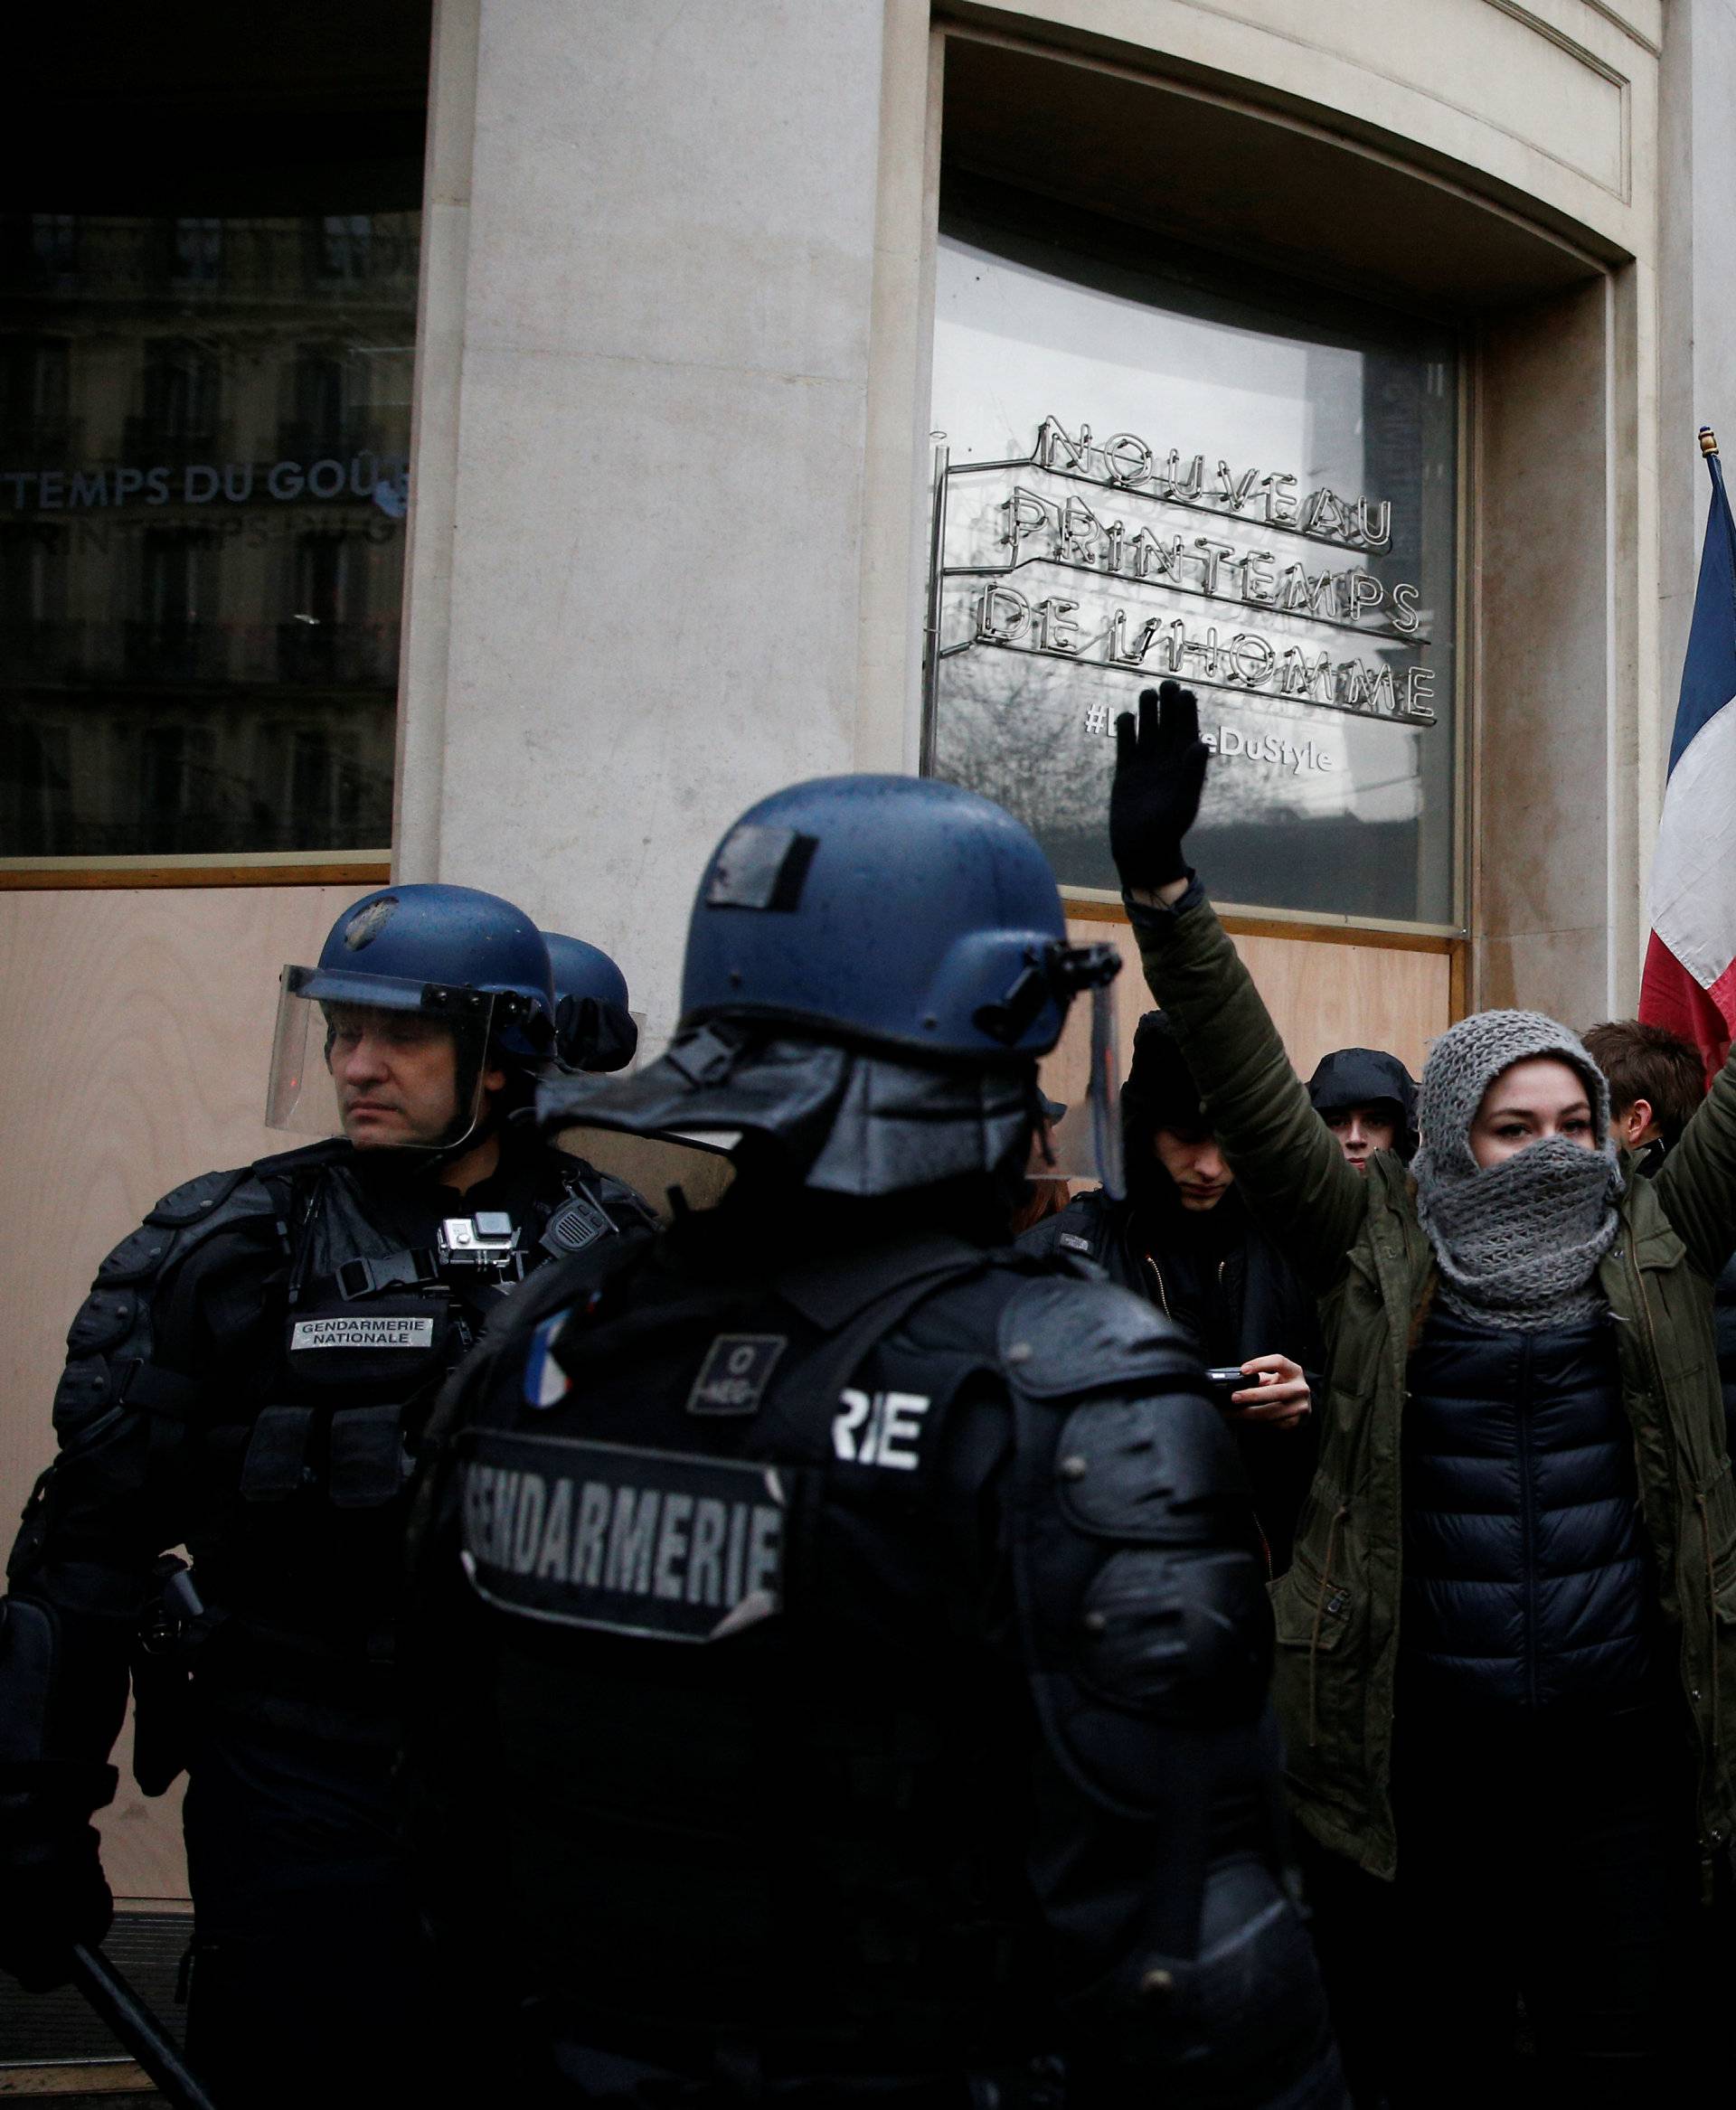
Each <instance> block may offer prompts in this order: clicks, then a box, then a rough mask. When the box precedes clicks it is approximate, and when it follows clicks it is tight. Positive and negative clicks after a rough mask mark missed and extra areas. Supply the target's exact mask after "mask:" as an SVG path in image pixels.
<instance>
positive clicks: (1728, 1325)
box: [1585, 1019, 1736, 1457]
mask: <svg viewBox="0 0 1736 2110" xmlns="http://www.w3.org/2000/svg"><path fill="white" fill-rule="evenodd" d="M1585 1045H1586V1050H1587V1051H1588V1053H1589V1054H1590V1057H1591V1059H1592V1060H1593V1061H1594V1062H1596V1064H1597V1065H1598V1067H1599V1069H1601V1070H1602V1072H1603V1074H1604V1075H1605V1077H1606V1078H1608V1079H1609V1115H1610V1119H1611V1121H1612V1122H1613V1124H1614V1126H1615V1130H1616V1134H1617V1135H1618V1137H1619V1138H1620V1140H1621V1144H1622V1147H1623V1149H1624V1150H1631V1151H1634V1152H1635V1153H1637V1156H1636V1158H1635V1170H1636V1171H1637V1172H1638V1173H1655V1172H1656V1170H1657V1168H1658V1167H1659V1165H1661V1164H1662V1163H1663V1162H1664V1160H1665V1156H1666V1155H1667V1154H1668V1153H1669V1152H1670V1151H1671V1150H1673V1149H1674V1148H1675V1145H1676V1144H1677V1143H1678V1142H1679V1141H1680V1140H1681V1137H1682V1131H1683V1130H1684V1128H1685V1127H1686V1126H1687V1125H1688V1123H1689V1121H1690V1120H1692V1119H1693V1117H1694V1110H1695V1109H1696V1107H1698V1106H1699V1105H1700V1102H1701V1100H1702V1099H1703V1097H1705V1070H1704V1068H1703V1065H1702V1063H1701V1060H1700V1050H1698V1049H1697V1048H1696V1047H1695V1046H1694V1043H1693V1041H1684V1039H1683V1038H1682V1037H1681V1035H1680V1034H1679V1033H1673V1032H1671V1031H1670V1030H1669V1028H1668V1027H1667V1026H1654V1025H1646V1024H1644V1023H1642V1022H1641V1021H1640V1020H1638V1019H1612V1020H1609V1021H1608V1022H1606V1023H1604V1024H1603V1025H1600V1026H1593V1027H1592V1028H1591V1031H1590V1032H1589V1033H1587V1035H1586V1036H1585ZM1712 1334H1713V1338H1714V1340H1715V1341H1716V1342H1717V1347H1718V1382H1719V1385H1720V1386H1721V1388H1722V1391H1723V1396H1724V1436H1725V1444H1726V1447H1727V1448H1728V1449H1729V1451H1730V1454H1731V1456H1732V1457H1736V1258H1731V1259H1729V1260H1727V1261H1726V1262H1725V1263H1724V1266H1723V1268H1722V1271H1721V1273H1720V1274H1719V1276H1718V1279H1717V1281H1716V1282H1715V1283H1714V1284H1713V1285H1712Z"/></svg>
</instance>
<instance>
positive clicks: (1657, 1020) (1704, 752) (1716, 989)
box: [1639, 426, 1736, 1084]
mask: <svg viewBox="0 0 1736 2110" xmlns="http://www.w3.org/2000/svg"><path fill="white" fill-rule="evenodd" d="M1700 447H1701V450H1702V452H1703V454H1704V456H1705V457H1706V466H1707V468H1709V469H1710V470H1711V471H1712V507H1711V510H1710V511H1709V512H1708V513H1707V515H1706V541H1705V547H1704V549H1703V551H1701V556H1700V584H1699V587H1698V589H1697V590H1696V591H1695V594H1694V623H1693V626H1692V627H1691V628H1690V630H1689V632H1688V656H1687V658H1686V660H1685V661H1684V664H1683V667H1682V701H1681V702H1679V703H1678V704H1677V706H1676V711H1675V739H1673V740H1672V741H1671V742H1670V776H1669V784H1668V787H1667V788H1666V789H1665V794H1664V812H1663V815H1662V816H1661V818H1660V819H1659V821H1658V824H1657V851H1656V855H1655V856H1654V857H1653V859H1652V937H1651V943H1650V945H1649V946H1648V947H1646V972H1645V975H1644V977H1643V979H1642V981H1641V984H1640V991H1639V1015H1640V1017H1641V1018H1642V1019H1643V1020H1644V1021H1645V1022H1646V1024H1648V1025H1658V1026H1668V1027H1669V1029H1670V1031H1672V1032H1675V1033H1680V1034H1681V1036H1682V1038H1683V1039H1684V1041H1693V1042H1694V1046H1695V1047H1697V1048H1698V1049H1699V1050H1700V1059H1701V1060H1702V1061H1703V1063H1704V1064H1705V1066H1706V1081H1707V1083H1708V1084H1710V1083H1711V1081H1712V1079H1713V1078H1714V1077H1715V1076H1716V1075H1717V1074H1718V1071H1719V1070H1720V1069H1722V1066H1723V1060H1724V1057H1725V1056H1726V1055H1727V1054H1728V1053H1729V1052H1730V1042H1731V1033H1732V1031H1736V524H1733V523H1731V517H1730V499H1729V497H1728V495H1726V493H1725V490H1724V472H1723V467H1722V464H1721V463H1720V461H1719V459H1718V443H1717V441H1716V440H1715V439H1714V438H1712V430H1711V428H1710V427H1707V426H1703V427H1702V428H1701V431H1700Z"/></svg>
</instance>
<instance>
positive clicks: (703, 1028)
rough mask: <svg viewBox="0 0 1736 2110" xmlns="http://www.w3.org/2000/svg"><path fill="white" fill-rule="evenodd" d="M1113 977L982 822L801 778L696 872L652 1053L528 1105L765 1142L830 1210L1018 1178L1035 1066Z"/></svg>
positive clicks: (839, 780) (925, 790)
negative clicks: (672, 1000)
mask: <svg viewBox="0 0 1736 2110" xmlns="http://www.w3.org/2000/svg"><path fill="white" fill-rule="evenodd" d="M1119 965H1120V959H1119V956H1118V953H1117V952H1116V950H1115V948H1114V947H1110V946H1077V945H1074V944H1072V943H1071V942H1070V940H1069V938H1068V936H1067V926H1066V919H1065V917H1064V916H1063V913H1062V910H1061V896H1060V893H1059V891H1058V890H1057V888H1056V886H1055V881H1054V875H1053V873H1052V871H1050V869H1049V864H1048V861H1047V859H1046V858H1045V857H1044V856H1043V852H1042V850H1041V849H1040V848H1039V847H1038V845H1037V843H1036V842H1035V840H1034V838H1033V836H1032V835H1031V834H1030V833H1029V832H1028V831H1027V830H1026V829H1025V828H1024V827H1023V826H1022V825H1021V824H1019V823H1018V822H1017V821H1015V820H1014V818H1013V816H1012V815H1010V814H1008V813H1005V812H1004V811H1003V810H1002V808H1001V807H999V806H997V805H993V804H992V803H991V802H990V801H989V800H987V799H986V798H981V797H978V796H977V794H975V793H974V792H969V791H965V790H962V789H960V788H959V787H958V786H956V785H951V784H943V783H939V782H937V781H935V780H933V779H929V778H921V777H866V776H863V777H821V778H817V779H816V780H815V781H813V782H810V783H807V784H798V785H795V786H792V787H790V788H789V789H788V790H787V791H780V792H778V793H776V794H775V795H774V796H772V797H770V798H768V799H763V800H761V802H760V804H759V805H756V806H754V807H752V808H750V811H749V812H748V813H746V814H744V815H742V817H741V820H740V821H738V822H737V823H736V824H735V826H734V827H732V828H731V830H730V831H729V833H728V834H726V835H725V836H724V838H723V840H722V843H720V844H719V845H718V847H717V849H716V851H715V852H713V854H712V858H711V861H710V862H709V863H708V864H707V866H706V868H705V872H704V875H703V878H702V880H701V881H700V885H699V891H698V895H697V898H696V899H695V900H694V903H693V918H692V921H691V923H690V924H689V927H688V936H687V954H686V961H685V966H684V975H683V981H682V1015H681V1021H680V1024H679V1026H678V1027H677V1029H676V1033H675V1040H674V1041H672V1042H671V1044H670V1047H669V1050H668V1052H667V1053H666V1054H665V1055H664V1056H663V1057H662V1058H661V1059H660V1060H658V1061H656V1062H654V1063H652V1064H651V1065H650V1066H649V1067H648V1068H647V1069H644V1070H642V1071H641V1072H639V1074H638V1075H637V1077H635V1078H634V1079H630V1080H627V1081H624V1082H622V1083H620V1084H616V1085H606V1086H593V1087H590V1088H586V1087H584V1086H581V1085H573V1084H567V1085H556V1086H551V1087H547V1088H545V1089H544V1091H543V1093H542V1096H541V1098H540V1100H539V1105H540V1106H541V1107H542V1109H543V1111H544V1113H545V1116H548V1117H551V1118H562V1117H564V1118H566V1119H570V1120H574V1121H582V1122H585V1123H588V1124H590V1125H593V1126H599V1127H618V1128H626V1129H628V1130H630V1131H633V1132H636V1133H640V1134H644V1133H647V1132H651V1131H660V1132H663V1133H665V1134H666V1133H670V1132H674V1133H676V1134H680V1135H685V1136H689V1137H692V1138H693V1139H695V1140H697V1139H699V1138H701V1137H703V1136H705V1135H715V1136H718V1137H719V1138H720V1139H730V1140H732V1139H734V1138H736V1137H739V1136H742V1135H757V1136H760V1137H764V1138H769V1139H772V1140H774V1141H776V1142H777V1143H778V1144H781V1145H783V1146H784V1148H785V1149H786V1151H787V1152H788V1154H789V1155H790V1156H791V1157H793V1158H794V1159H795V1160H796V1161H797V1163H799V1164H800V1165H801V1167H802V1169H803V1173H804V1177H805V1179H806V1182H807V1184H808V1185H809V1186H813V1187H817V1188H822V1189H825V1190H827V1191H831V1192H847V1193H854V1194H886V1193H893V1192H901V1191H903V1190H905V1189H908V1188H911V1187H917V1186H921V1185H926V1184H929V1183H930V1182H937V1181H939V1180H942V1179H947V1178H950V1177H952V1176H954V1175H957V1174H960V1173H973V1172H1000V1171H1002V1170H1003V1169H1004V1168H1005V1166H1006V1165H1007V1164H1008V1163H1014V1164H1016V1166H1017V1168H1018V1169H1019V1171H1020V1172H1021V1173H1022V1171H1023V1166H1024V1154H1025V1151H1026V1148H1027V1146H1028V1142H1029V1137H1030V1134H1031V1130H1032V1128H1033V1126H1034V1123H1035V1121H1036V1118H1037V1114H1038V1100H1037V1097H1036V1080H1035V1070H1036V1058H1037V1057H1038V1056H1040V1055H1042V1054H1043V1053H1045V1052H1046V1051H1047V1050H1049V1049H1051V1048H1052V1047H1053V1046H1054V1044H1055V1042H1056V1041H1057V1040H1058V1039H1059V1038H1060V1035H1061V1025H1062V1022H1063V1020H1064V1019H1065V1017H1066V1013H1067V1009H1068V1006H1069V1004H1070V1003H1071V1001H1072V998H1073V996H1074V994H1076V993H1077V992H1078V991H1079V990H1080V989H1081V988H1092V989H1094V990H1096V991H1097V992H1098V993H1099V997H1102V998H1107V995H1108V984H1109V981H1110V979H1111V977H1112V976H1113V975H1115V973H1116V971H1117V969H1118V967H1119ZM1106 1015H1107V1013H1106ZM1107 1067H1108V1068H1110V1069H1113V1067H1114V1066H1113V1064H1112V1063H1111V1064H1109V1065H1107Z"/></svg>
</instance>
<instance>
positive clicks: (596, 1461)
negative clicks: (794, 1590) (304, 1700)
mask: <svg viewBox="0 0 1736 2110" xmlns="http://www.w3.org/2000/svg"><path fill="white" fill-rule="evenodd" d="M471 1440H472V1443H473V1445H474V1449H473V1452H472V1455H471V1456H470V1457H469V1458H468V1459H467V1460H466V1462H465V1465H464V1466H463V1469H462V1470H463V1503H462V1520H463V1533H464V1551H463V1561H464V1571H465V1574H466V1575H467V1577H468V1578H469V1579H470V1583H471V1587H473V1588H474V1589H475V1590H476V1594H477V1596H478V1597H483V1598H486V1601H487V1602H488V1603H489V1604H491V1605H495V1606H498V1607H499V1608H500V1609H501V1610H502V1611H504V1612H509V1613H514V1614H516V1615H518V1616H519V1617H521V1618H525V1619H538V1620H543V1621H547V1622H549V1623H550V1624H552V1625H557V1626H585V1627H594V1628H597V1629H599V1630H600V1631H601V1632H603V1633H606V1634H631V1635H635V1636H637V1637H639V1638H641V1639H645V1640H651V1641H721V1640H722V1639H723V1638H724V1637H725V1636H726V1635H728V1634H737V1633H740V1632H741V1629H742V1628H744V1627H747V1626H751V1625H755V1624H757V1623H758V1622H759V1621H760V1620H761V1619H766V1618H769V1616H770V1615H772V1614H773V1613H775V1612H777V1611H778V1610H779V1609H780V1608H781V1606H782V1604H783V1592H784V1552H785V1536H786V1532H785V1527H786V1524H787V1522H788V1500H787V1495H786V1492H785V1488H784V1484H783V1482H782V1480H781V1479H780V1477H779V1475H778V1469H777V1467H776V1466H774V1465H747V1464H743V1463H741V1461H739V1460H737V1459H733V1458H691V1457H683V1456H680V1455H674V1454H670V1453H665V1452H661V1451H642V1450H637V1449H629V1448H627V1446H623V1445H619V1444H597V1443H585V1442H582V1441H579V1440H576V1439H574V1438H572V1437H569V1436H523V1435H519V1434H516V1433H513V1432H509V1431H506V1430H504V1429H480V1430H477V1431H476V1433H475V1435H474V1436H473V1437H472V1439H471Z"/></svg>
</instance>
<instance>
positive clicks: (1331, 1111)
mask: <svg viewBox="0 0 1736 2110" xmlns="http://www.w3.org/2000/svg"><path fill="white" fill-rule="evenodd" d="M1308 1097H1309V1098H1310V1100H1312V1102H1313V1104H1314V1110H1315V1112H1316V1114H1318V1115H1319V1116H1320V1118H1321V1119H1322V1120H1323V1121H1324V1122H1325V1123H1326V1126H1327V1127H1328V1128H1330V1129H1331V1130H1332V1132H1333V1134H1334V1135H1335V1136H1336V1137H1337V1138H1338V1142H1339V1145H1340V1147H1341V1148H1342V1149H1343V1151H1344V1161H1345V1163H1347V1164H1350V1165H1353V1166H1354V1168H1355V1169H1356V1171H1357V1172H1359V1173H1365V1172H1366V1171H1367V1170H1368V1161H1369V1159H1370V1158H1371V1157H1373V1154H1374V1153H1375V1152H1376V1151H1377V1150H1396V1151H1397V1152H1398V1154H1399V1155H1400V1156H1401V1158H1402V1159H1403V1160H1404V1162H1405V1163H1406V1164H1409V1163H1411V1159H1412V1158H1413V1157H1415V1155H1416V1154H1417V1086H1416V1079H1414V1078H1413V1077H1412V1076H1411V1072H1410V1071H1409V1070H1408V1069H1406V1068H1405V1067H1404V1065H1403V1063H1402V1062H1401V1061H1400V1060H1399V1059H1398V1057H1397V1056H1396V1055H1389V1054H1388V1053H1387V1052H1386V1050H1384V1049H1383V1048H1338V1049H1335V1050H1334V1051H1333V1052H1332V1053H1331V1054H1330V1055H1323V1056H1322V1057H1321V1058H1320V1060H1319V1062H1318V1063H1317V1064H1316V1068H1315V1072H1314V1075H1313V1076H1312V1077H1311V1078H1309V1079H1308Z"/></svg>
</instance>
